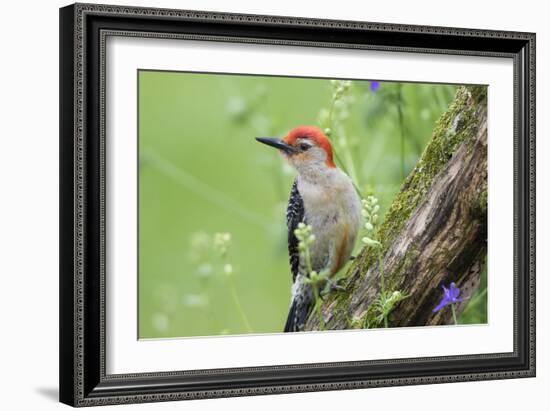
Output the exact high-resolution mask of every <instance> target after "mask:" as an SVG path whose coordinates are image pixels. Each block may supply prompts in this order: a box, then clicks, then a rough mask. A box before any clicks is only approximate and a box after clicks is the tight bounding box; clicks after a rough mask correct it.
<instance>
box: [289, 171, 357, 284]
mask: <svg viewBox="0 0 550 411" xmlns="http://www.w3.org/2000/svg"><path fill="white" fill-rule="evenodd" d="M298 190H299V191H300V194H301V196H302V199H303V201H304V209H305V219H306V223H307V224H309V225H311V227H312V231H313V233H314V234H315V238H316V239H315V242H314V243H313V245H312V246H311V248H310V254H311V259H312V265H313V269H314V270H316V271H318V272H321V271H324V270H328V271H329V273H330V274H331V275H333V274H335V273H336V272H338V270H340V269H341V268H342V267H343V266H344V265H345V264H346V262H347V261H348V260H349V257H350V255H351V253H352V251H353V247H354V244H355V240H356V237H357V233H358V231H359V229H360V226H361V202H360V199H359V196H358V195H357V193H356V191H355V189H354V187H353V184H352V183H351V180H350V179H349V177H348V176H346V175H345V174H344V173H342V172H341V171H340V170H338V169H333V170H330V173H325V174H324V175H321V176H319V178H318V179H315V180H313V181H312V180H311V179H309V180H306V179H303V178H300V177H299V178H298Z"/></svg>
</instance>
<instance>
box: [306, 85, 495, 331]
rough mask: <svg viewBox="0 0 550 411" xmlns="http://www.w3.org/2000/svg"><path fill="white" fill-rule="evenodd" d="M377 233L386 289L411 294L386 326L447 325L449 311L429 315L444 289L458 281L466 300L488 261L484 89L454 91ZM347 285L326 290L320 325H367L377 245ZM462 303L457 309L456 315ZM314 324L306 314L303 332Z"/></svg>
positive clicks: (357, 263)
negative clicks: (342, 287) (322, 317)
mask: <svg viewBox="0 0 550 411" xmlns="http://www.w3.org/2000/svg"><path fill="white" fill-rule="evenodd" d="M375 237H376V239H377V240H378V241H380V242H381V244H382V246H381V249H380V250H381V253H382V256H383V258H382V266H383V272H384V277H385V284H386V286H385V289H386V291H394V290H399V291H401V292H403V293H405V294H407V295H408V298H406V299H404V300H402V301H401V302H400V303H398V305H396V306H395V308H394V309H393V311H392V312H391V314H390V316H389V326H390V327H392V326H393V327H398V326H420V325H435V324H447V323H451V322H452V314H451V310H449V309H444V310H441V311H439V312H438V313H433V312H432V310H433V308H434V307H435V306H436V305H437V304H438V302H439V301H440V299H441V297H442V288H441V286H442V285H445V286H448V285H449V284H450V283H451V282H455V283H456V284H457V286H458V287H459V288H460V289H461V292H462V294H461V296H463V297H466V298H468V297H470V296H471V295H472V294H473V293H474V292H475V290H476V289H477V287H478V285H479V281H480V274H481V272H482V270H483V266H484V264H485V256H486V249H487V241H486V240H487V99H486V88H485V87H481V86H472V87H461V88H459V90H458V91H457V94H456V96H455V99H454V101H453V103H452V104H451V106H450V107H449V109H448V110H447V112H446V113H445V114H444V115H443V116H442V117H441V119H440V120H439V121H438V123H437V125H436V127H435V130H434V132H433V135H432V139H431V140H430V143H429V144H428V146H427V147H426V149H425V151H424V153H423V155H422V157H421V159H420V161H419V162H418V164H417V166H416V167H415V169H414V170H413V171H412V172H411V174H410V175H409V176H408V178H407V179H406V181H405V182H404V184H403V186H402V188H401V191H400V192H399V193H398V195H397V196H396V198H395V199H394V201H393V203H392V205H391V206H390V208H389V210H388V212H387V213H386V215H385V217H384V222H383V223H382V225H381V226H380V227H379V229H378V230H377V232H376V236H375ZM344 286H345V289H346V291H343V292H335V293H333V294H330V295H329V296H328V297H327V298H326V300H325V301H324V303H323V307H322V310H323V315H324V318H325V329H348V328H363V327H365V326H366V324H367V323H369V322H371V321H369V316H372V315H373V309H372V308H373V303H374V302H375V300H376V298H377V296H378V295H379V293H380V266H379V254H378V252H377V250H376V249H374V248H364V249H363V250H362V251H361V253H360V254H359V255H358V257H357V258H356V259H355V260H354V262H353V263H352V264H351V266H350V268H349V270H348V272H347V275H346V280H345V283H344ZM466 303H467V300H466V301H465V302H463V303H461V304H459V305H458V306H457V313H458V314H460V312H461V311H462V309H463V308H464V306H465V305H466ZM371 323H372V322H371ZM379 326H382V325H379ZM319 327H320V326H319V321H318V318H317V316H311V318H310V319H309V321H308V324H307V325H306V329H308V330H316V329H319Z"/></svg>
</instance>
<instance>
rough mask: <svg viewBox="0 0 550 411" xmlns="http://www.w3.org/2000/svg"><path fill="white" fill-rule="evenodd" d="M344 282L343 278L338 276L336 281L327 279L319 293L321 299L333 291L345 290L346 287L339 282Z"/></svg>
mask: <svg viewBox="0 0 550 411" xmlns="http://www.w3.org/2000/svg"><path fill="white" fill-rule="evenodd" d="M343 282H344V278H340V279H338V280H336V281H332V280H331V279H327V285H326V286H325V288H324V289H323V291H321V292H320V293H319V296H320V297H321V299H324V298H325V297H326V296H327V295H329V294H331V293H334V292H344V291H346V287H344V286H343V285H342V284H341V283H343Z"/></svg>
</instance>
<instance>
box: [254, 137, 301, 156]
mask: <svg viewBox="0 0 550 411" xmlns="http://www.w3.org/2000/svg"><path fill="white" fill-rule="evenodd" d="M256 140H257V141H259V142H260V143H264V144H267V145H268V146H271V147H275V148H277V149H279V150H281V151H283V152H285V153H287V154H292V153H294V152H296V150H295V149H294V147H292V146H291V145H289V144H287V143H285V142H284V141H283V140H281V139H280V138H273V137H256Z"/></svg>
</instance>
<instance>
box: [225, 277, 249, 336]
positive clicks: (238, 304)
mask: <svg viewBox="0 0 550 411" xmlns="http://www.w3.org/2000/svg"><path fill="white" fill-rule="evenodd" d="M229 289H230V290H231V296H232V297H233V302H234V303H235V306H236V307H237V311H239V314H240V316H241V319H242V321H243V323H244V326H245V327H246V330H247V331H248V332H253V331H252V327H251V326H250V323H249V322H248V318H246V314H245V312H244V310H243V307H242V305H241V302H240V300H239V295H238V294H237V289H236V288H235V283H234V282H233V278H230V279H229Z"/></svg>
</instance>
